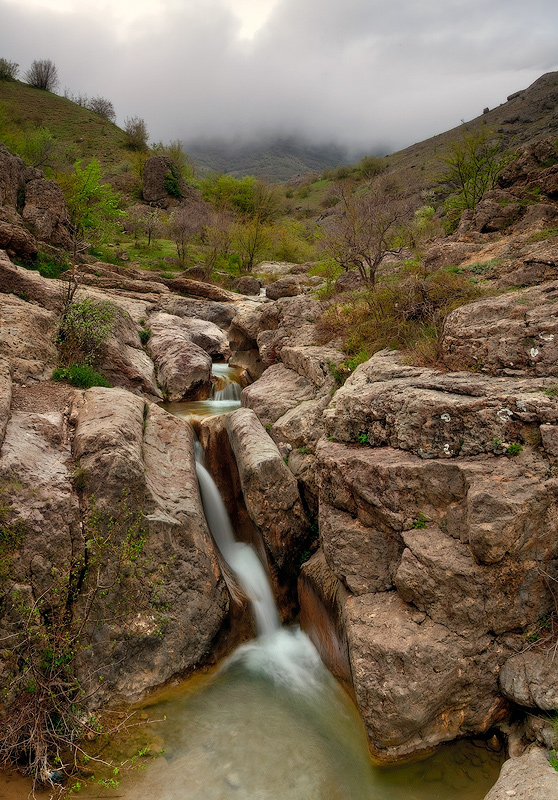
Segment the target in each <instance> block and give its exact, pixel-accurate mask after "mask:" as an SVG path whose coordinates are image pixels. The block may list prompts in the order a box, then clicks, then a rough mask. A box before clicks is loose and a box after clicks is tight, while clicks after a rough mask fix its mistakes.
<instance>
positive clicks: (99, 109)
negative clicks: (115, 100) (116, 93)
mask: <svg viewBox="0 0 558 800" xmlns="http://www.w3.org/2000/svg"><path fill="white" fill-rule="evenodd" d="M86 106H87V108H88V109H89V110H90V111H93V112H94V113H95V114H98V115H99V116H100V117H103V119H106V120H108V121H109V122H116V112H115V110H114V106H113V104H112V103H111V102H110V100H107V98H106V97H101V96H100V95H97V96H96V97H92V98H91V100H89V101H88V102H87V103H86Z"/></svg>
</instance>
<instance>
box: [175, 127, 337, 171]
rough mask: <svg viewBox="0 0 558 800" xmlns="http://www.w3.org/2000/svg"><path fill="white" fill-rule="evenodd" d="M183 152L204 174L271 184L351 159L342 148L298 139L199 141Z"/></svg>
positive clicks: (335, 165) (185, 144)
mask: <svg viewBox="0 0 558 800" xmlns="http://www.w3.org/2000/svg"><path fill="white" fill-rule="evenodd" d="M184 149H185V150H186V151H187V152H188V154H189V155H190V157H191V158H192V159H193V160H194V161H195V163H196V164H197V165H198V167H199V168H200V170H201V171H202V172H227V173H229V174H231V175H234V176H235V177H236V178H241V177H243V176H244V175H255V176H256V177H258V178H263V179H264V180H271V181H287V180H289V179H290V178H292V177H293V176H294V175H297V174H300V173H307V172H321V171H322V170H324V169H330V168H332V167H337V166H339V165H340V164H344V163H346V162H347V160H348V158H349V156H348V152H347V150H346V149H345V148H343V147H341V146H340V145H337V144H333V143H331V144H312V143H311V142H309V141H307V140H305V139H302V138H298V137H296V136H289V137H278V138H275V139H271V138H270V139H264V140H261V141H253V142H229V141H226V140H223V139H220V140H213V141H207V140H201V139H200V140H197V141H192V142H185V143H184Z"/></svg>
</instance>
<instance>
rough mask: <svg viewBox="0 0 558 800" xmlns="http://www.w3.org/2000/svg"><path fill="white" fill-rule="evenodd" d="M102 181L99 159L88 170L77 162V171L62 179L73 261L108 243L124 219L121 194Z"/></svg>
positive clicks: (90, 164) (91, 162) (93, 161)
mask: <svg viewBox="0 0 558 800" xmlns="http://www.w3.org/2000/svg"><path fill="white" fill-rule="evenodd" d="M100 179H101V166H100V164H99V162H98V161H97V160H96V159H92V160H91V161H90V162H89V164H88V165H87V166H86V167H82V166H81V161H77V162H76V163H75V164H74V171H73V172H72V173H70V174H69V175H63V176H61V177H60V179H59V181H60V185H61V186H62V190H63V192H64V196H65V198H66V205H67V207H68V214H69V216H70V233H71V236H72V243H73V257H74V260H75V259H76V257H77V254H78V253H79V252H81V251H84V250H87V249H88V248H89V247H91V246H92V245H94V244H101V243H102V242H104V241H106V239H107V237H108V236H109V234H110V233H111V232H112V231H113V230H114V227H115V224H116V220H117V219H118V218H119V217H121V216H122V212H121V211H120V208H119V202H120V198H119V196H118V194H117V193H116V192H115V191H114V190H113V188H112V187H111V186H110V185H109V184H106V183H105V184H102V183H101V182H100Z"/></svg>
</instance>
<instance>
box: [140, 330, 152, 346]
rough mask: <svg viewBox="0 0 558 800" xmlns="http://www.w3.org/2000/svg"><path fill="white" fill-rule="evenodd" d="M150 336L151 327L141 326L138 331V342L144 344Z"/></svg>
mask: <svg viewBox="0 0 558 800" xmlns="http://www.w3.org/2000/svg"><path fill="white" fill-rule="evenodd" d="M150 336H151V328H141V330H140V332H139V337H140V342H141V343H142V344H143V345H144V346H145V345H146V344H147V342H148V341H149V337H150Z"/></svg>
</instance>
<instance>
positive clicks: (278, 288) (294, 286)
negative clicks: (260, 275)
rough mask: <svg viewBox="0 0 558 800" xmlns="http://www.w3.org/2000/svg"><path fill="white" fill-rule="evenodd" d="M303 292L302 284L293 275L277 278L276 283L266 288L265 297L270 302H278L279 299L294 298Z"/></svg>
mask: <svg viewBox="0 0 558 800" xmlns="http://www.w3.org/2000/svg"><path fill="white" fill-rule="evenodd" d="M302 291H303V284H302V282H301V281H300V280H297V278H296V277H295V276H294V275H287V276H286V277H284V278H279V280H278V281H275V282H274V283H270V284H269V285H268V286H267V287H266V296H267V297H268V298H269V299H270V300H278V299H279V298H280V297H295V296H296V295H297V294H301V292H302Z"/></svg>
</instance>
